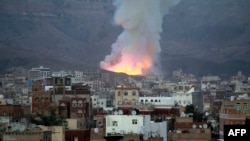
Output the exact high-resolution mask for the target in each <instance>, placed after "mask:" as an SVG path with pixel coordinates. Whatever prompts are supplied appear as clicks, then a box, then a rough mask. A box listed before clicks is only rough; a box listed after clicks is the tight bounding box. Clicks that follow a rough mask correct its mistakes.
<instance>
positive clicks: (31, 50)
mask: <svg viewBox="0 0 250 141" xmlns="http://www.w3.org/2000/svg"><path fill="white" fill-rule="evenodd" d="M249 7H250V1H249V0H237V1H235V0H220V1H218V0H207V1H197V0H183V1H182V2H181V3H179V5H177V6H176V7H174V8H172V9H171V10H170V13H169V14H168V15H166V16H165V17H164V24H163V32H162V34H161V46H162V53H161V66H162V70H163V72H164V74H170V73H171V71H172V70H176V69H178V68H182V69H183V70H184V71H187V72H190V73H195V74H200V75H201V74H228V75H229V74H232V73H233V74H235V73H236V71H237V70H242V71H243V73H245V74H249V75H250V71H249V69H250V62H249V61H250V55H249V54H250V38H249V37H250V24H249V23H250V10H249ZM113 14H114V7H113V5H112V3H111V1H110V0H11V1H10V0H1V1H0V49H1V52H0V56H1V57H0V64H1V65H0V71H1V72H4V71H6V70H8V68H10V67H13V66H23V67H26V68H30V67H32V66H39V65H43V66H48V67H51V68H58V69H63V68H66V69H70V68H76V69H86V68H93V67H98V63H99V62H100V61H101V60H103V59H104V57H105V56H106V55H107V54H110V50H111V48H110V46H111V44H112V43H113V42H115V40H116V38H117V36H118V35H119V33H120V32H121V31H122V29H121V27H118V26H115V25H114V24H113V21H112V17H113Z"/></svg>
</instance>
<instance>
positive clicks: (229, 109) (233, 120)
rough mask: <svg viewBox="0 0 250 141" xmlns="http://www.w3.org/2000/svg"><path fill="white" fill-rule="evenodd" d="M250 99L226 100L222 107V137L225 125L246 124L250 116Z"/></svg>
mask: <svg viewBox="0 0 250 141" xmlns="http://www.w3.org/2000/svg"><path fill="white" fill-rule="evenodd" d="M249 106H250V100H249V99H240V100H224V101H222V104H221V109H220V114H219V118H220V131H219V134H220V138H222V139H223V138H224V132H223V131H224V125H235V124H237V125H244V124H245V121H246V118H247V117H249V116H250V107H249Z"/></svg>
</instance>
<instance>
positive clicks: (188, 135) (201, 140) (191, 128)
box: [168, 117, 211, 141]
mask: <svg viewBox="0 0 250 141" xmlns="http://www.w3.org/2000/svg"><path fill="white" fill-rule="evenodd" d="M168 135H169V139H170V140H172V141H209V140H210V139H211V129H210V128H208V126H207V124H206V123H204V122H193V119H192V117H177V118H176V120H175V123H174V130H173V131H170V132H169V133H168Z"/></svg>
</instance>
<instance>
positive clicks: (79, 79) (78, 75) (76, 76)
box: [71, 71, 85, 84]
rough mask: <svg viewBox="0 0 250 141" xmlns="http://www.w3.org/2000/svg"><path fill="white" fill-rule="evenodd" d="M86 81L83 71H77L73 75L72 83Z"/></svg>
mask: <svg viewBox="0 0 250 141" xmlns="http://www.w3.org/2000/svg"><path fill="white" fill-rule="evenodd" d="M84 82H85V75H83V72H81V71H75V72H74V75H73V77H72V78H71V84H78V83H84Z"/></svg>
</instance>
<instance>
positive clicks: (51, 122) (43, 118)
mask: <svg viewBox="0 0 250 141" xmlns="http://www.w3.org/2000/svg"><path fill="white" fill-rule="evenodd" d="M31 122H32V123H35V124H37V125H45V126H60V125H63V124H64V123H65V119H64V118H63V117H62V116H59V115H57V114H56V112H55V109H50V111H49V115H43V114H40V113H36V115H34V116H31Z"/></svg>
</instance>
